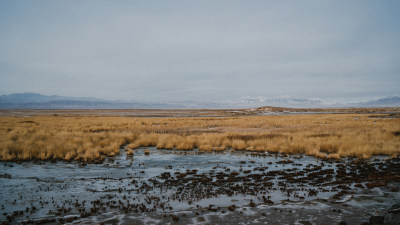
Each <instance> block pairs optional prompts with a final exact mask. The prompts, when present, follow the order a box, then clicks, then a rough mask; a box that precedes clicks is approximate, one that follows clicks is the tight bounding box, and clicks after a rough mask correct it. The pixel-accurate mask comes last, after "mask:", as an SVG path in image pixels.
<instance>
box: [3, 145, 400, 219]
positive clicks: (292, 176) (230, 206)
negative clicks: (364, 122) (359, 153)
mask: <svg viewBox="0 0 400 225" xmlns="http://www.w3.org/2000/svg"><path fill="white" fill-rule="evenodd" d="M149 150H150V154H148V155H146V154H145V149H138V150H136V151H135V153H134V155H133V156H129V155H126V154H125V151H124V150H121V154H120V155H118V156H116V157H114V158H108V159H106V161H105V162H104V163H102V164H86V163H82V162H63V161H58V162H1V163H0V199H1V200H0V202H1V206H0V207H1V208H0V211H1V215H0V221H1V222H2V223H4V224H8V223H10V224H59V223H71V224H93V223H97V224H300V225H302V224H303V225H309V224H339V223H340V222H345V223H347V224H362V223H365V224H400V213H399V212H400V158H388V157H384V156H381V157H374V158H371V159H369V160H360V159H355V158H354V159H352V158H346V159H342V160H341V161H334V160H322V159H318V158H314V157H310V156H301V155H290V156H289V155H280V154H269V153H255V152H254V153H252V152H240V151H239V152H238V151H235V152H230V151H225V152H221V153H218V152H211V153H210V152H200V151H173V150H157V149H155V148H149ZM373 221H376V223H373ZM379 221H384V222H379ZM369 222H371V223H369ZM342 224H344V223H342Z"/></svg>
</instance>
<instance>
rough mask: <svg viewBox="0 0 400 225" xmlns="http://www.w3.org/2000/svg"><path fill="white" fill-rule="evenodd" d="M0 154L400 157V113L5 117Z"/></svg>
mask: <svg viewBox="0 0 400 225" xmlns="http://www.w3.org/2000/svg"><path fill="white" fill-rule="evenodd" d="M0 123H1V126H0V160H2V161H11V160H34V159H40V160H53V159H62V160H81V161H90V162H96V161H102V160H104V158H105V157H106V156H114V155H116V154H119V150H120V148H121V147H122V146H124V145H126V148H127V149H128V152H129V153H132V154H133V152H132V150H131V149H135V148H138V147H150V146H154V147H157V148H160V149H178V150H190V149H194V148H198V149H200V150H202V151H221V150H226V149H233V150H248V151H268V152H281V153H289V154H307V155H313V156H317V157H323V158H335V159H340V157H348V156H352V157H353V156H354V157H360V158H368V157H371V156H372V155H381V154H384V155H391V156H396V155H398V154H399V153H400V135H399V134H400V119H399V118H392V119H386V118H383V117H382V118H381V117H376V115H375V116H374V117H371V115H367V114H360V115H355V114H318V115H291V116H249V117H223V118H216V117H209V118H198V117H189V118H128V117H101V116H99V117H93V116H87V117H85V116H82V115H80V116H68V117H67V116H64V117H63V116H60V115H58V116H33V117H0Z"/></svg>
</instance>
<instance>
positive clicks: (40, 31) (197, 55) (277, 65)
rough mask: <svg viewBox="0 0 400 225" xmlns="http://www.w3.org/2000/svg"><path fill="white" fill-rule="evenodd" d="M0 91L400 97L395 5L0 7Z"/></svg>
mask: <svg viewBox="0 0 400 225" xmlns="http://www.w3.org/2000/svg"><path fill="white" fill-rule="evenodd" d="M0 78H1V79H0V94H11V93H15V92H36V93H41V94H46V95H64V96H81V97H99V98H105V99H119V100H142V101H166V100H194V101H219V100H225V99H234V98H239V97H242V96H266V97H274V96H282V95H291V96H303V97H313V98H322V99H346V98H349V99H350V98H352V99H354V98H375V97H383V96H391V95H399V94H400V1H397V0H394V1H389V0H385V1H380V0H376V1H368V0H358V1H349V0H344V1H339V0H334V1H319V0H315V1H307V0H304V1H281V0H276V1H264V0H263V1H246V0H243V1H232V0H227V1H218V0H217V1H216V0H209V1H208V0H204V1H198V0H186V1H183V0H182V1H179V0H174V1H169V0H160V1H151V0H143V1H100V0H92V1H84V0H75V1H74V0H72V1H53V0H48V1H40V0H36V1H16V0H9V1H7V0H4V1H0Z"/></svg>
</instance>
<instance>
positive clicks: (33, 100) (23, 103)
mask: <svg viewBox="0 0 400 225" xmlns="http://www.w3.org/2000/svg"><path fill="white" fill-rule="evenodd" d="M261 106H277V107H289V108H318V107H325V108H326V107H400V97H399V96H392V97H385V98H380V99H374V100H370V101H365V102H357V103H337V102H329V101H323V100H321V99H318V98H305V97H292V96H280V97H263V96H258V97H243V98H239V99H235V100H229V101H223V102H206V103H205V102H195V101H191V102H189V101H186V102H172V101H166V102H162V103H159V102H138V101H111V100H104V99H100V98H80V97H65V96H57V95H51V96H47V95H41V94H37V93H15V94H10V95H1V96H0V109H199V108H203V109H206V108H210V109H212V108H214V109H215V108H252V107H261Z"/></svg>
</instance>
